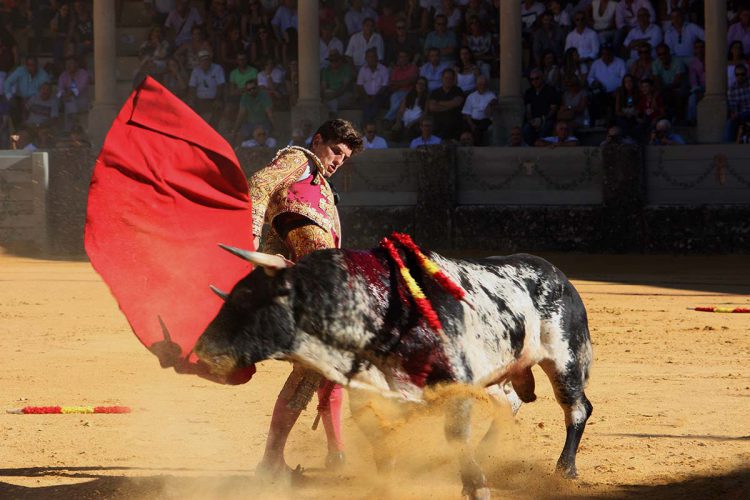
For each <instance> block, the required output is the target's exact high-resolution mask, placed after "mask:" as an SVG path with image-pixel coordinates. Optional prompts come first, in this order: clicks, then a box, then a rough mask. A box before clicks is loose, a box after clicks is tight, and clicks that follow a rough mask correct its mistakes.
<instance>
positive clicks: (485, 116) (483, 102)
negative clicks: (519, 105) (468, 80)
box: [461, 75, 497, 146]
mask: <svg viewBox="0 0 750 500" xmlns="http://www.w3.org/2000/svg"><path fill="white" fill-rule="evenodd" d="M488 87H489V81H488V80H487V77H486V76H484V75H480V76H479V78H477V89H476V91H474V92H472V93H471V94H469V95H468V96H466V102H465V103H464V106H463V109H462V110H461V113H462V114H463V116H464V123H465V124H466V128H467V129H468V131H469V132H471V134H472V136H473V138H474V145H475V146H484V144H485V134H486V133H487V130H488V129H489V128H490V125H492V113H493V112H494V107H495V105H497V96H496V95H495V94H494V93H493V92H490V91H489V90H488Z"/></svg>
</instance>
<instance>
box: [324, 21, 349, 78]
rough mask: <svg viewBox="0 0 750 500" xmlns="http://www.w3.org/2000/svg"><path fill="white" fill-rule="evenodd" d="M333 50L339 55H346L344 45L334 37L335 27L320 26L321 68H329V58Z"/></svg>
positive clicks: (329, 25) (328, 25)
mask: <svg viewBox="0 0 750 500" xmlns="http://www.w3.org/2000/svg"><path fill="white" fill-rule="evenodd" d="M331 50H335V51H336V52H338V53H339V54H343V53H344V43H343V42H342V41H341V40H339V39H338V38H337V37H335V36H333V25H331V24H322V25H321V26H320V68H321V69H323V68H327V67H328V56H329V55H330V53H331Z"/></svg>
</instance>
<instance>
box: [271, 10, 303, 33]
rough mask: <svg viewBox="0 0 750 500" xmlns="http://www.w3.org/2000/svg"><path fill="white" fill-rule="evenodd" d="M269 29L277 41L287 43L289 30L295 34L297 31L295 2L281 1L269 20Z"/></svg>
mask: <svg viewBox="0 0 750 500" xmlns="http://www.w3.org/2000/svg"><path fill="white" fill-rule="evenodd" d="M271 27H272V28H273V33H274V35H275V36H276V39H277V40H280V41H282V42H288V41H289V38H288V33H289V31H288V30H289V28H292V29H293V30H294V31H295V33H296V32H297V30H298V29H299V27H298V21H297V0H281V2H280V4H279V6H278V7H277V8H276V12H275V13H274V15H273V18H272V19H271Z"/></svg>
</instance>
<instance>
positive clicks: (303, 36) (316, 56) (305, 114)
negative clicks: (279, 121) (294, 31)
mask: <svg viewBox="0 0 750 500" xmlns="http://www.w3.org/2000/svg"><path fill="white" fill-rule="evenodd" d="M297 19H298V24H299V36H298V37H297V40H298V44H299V52H298V53H299V62H298V64H299V98H298V99H297V104H295V106H294V107H293V108H292V124H291V126H292V128H294V127H295V126H296V125H297V124H298V123H299V122H300V120H302V119H303V118H307V119H308V120H310V121H311V122H312V124H313V130H315V129H317V128H318V126H319V125H320V124H321V122H322V121H323V120H324V119H325V118H326V117H327V113H326V112H325V111H324V109H323V103H322V102H321V100H320V32H319V31H318V19H319V18H318V2H314V1H300V2H298V7H297Z"/></svg>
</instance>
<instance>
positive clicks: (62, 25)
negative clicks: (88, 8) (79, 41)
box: [49, 3, 75, 64]
mask: <svg viewBox="0 0 750 500" xmlns="http://www.w3.org/2000/svg"><path fill="white" fill-rule="evenodd" d="M49 29H50V31H52V60H53V61H54V62H55V63H56V64H58V63H61V62H62V61H63V58H64V57H65V54H67V53H68V52H69V49H71V48H73V44H74V40H73V30H74V29H75V14H74V13H73V9H72V8H71V6H70V4H69V3H62V4H60V6H59V8H58V9H57V12H56V13H55V15H54V17H52V20H51V21H50V25H49Z"/></svg>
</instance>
